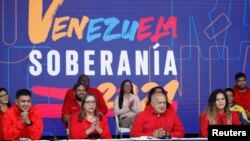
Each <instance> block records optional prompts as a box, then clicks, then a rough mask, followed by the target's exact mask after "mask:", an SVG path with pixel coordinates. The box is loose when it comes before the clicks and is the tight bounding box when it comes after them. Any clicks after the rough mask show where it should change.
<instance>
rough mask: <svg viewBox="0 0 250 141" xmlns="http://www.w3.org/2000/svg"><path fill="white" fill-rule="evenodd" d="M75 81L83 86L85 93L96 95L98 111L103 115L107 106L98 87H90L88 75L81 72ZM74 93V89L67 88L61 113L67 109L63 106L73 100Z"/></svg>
mask: <svg viewBox="0 0 250 141" xmlns="http://www.w3.org/2000/svg"><path fill="white" fill-rule="evenodd" d="M77 83H79V84H82V85H84V86H85V90H86V93H90V94H93V95H94V96H95V97H96V100H97V106H98V109H97V110H98V112H101V113H102V114H103V115H106V114H107V112H108V107H107V105H106V103H105V101H104V98H103V96H102V93H101V92H100V91H99V90H98V89H96V88H93V87H90V80H89V77H88V76H87V75H85V74H82V75H80V76H79V77H78V80H77ZM74 93H75V92H74V89H69V90H68V91H67V93H66V95H65V98H64V102H63V108H62V113H64V111H65V110H66V109H67V106H65V105H70V104H71V103H72V101H74V100H75V94H74ZM65 108H66V109H65ZM63 121H65V120H63Z"/></svg>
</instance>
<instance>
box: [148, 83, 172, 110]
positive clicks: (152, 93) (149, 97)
mask: <svg viewBox="0 0 250 141" xmlns="http://www.w3.org/2000/svg"><path fill="white" fill-rule="evenodd" d="M157 89H161V91H162V93H163V94H164V95H165V96H166V99H167V100H166V101H167V104H166V107H167V108H168V107H169V105H170V103H169V102H168V98H167V92H166V91H165V90H164V89H163V88H162V87H160V86H156V87H154V88H152V89H150V91H149V93H148V101H147V103H146V106H148V105H150V103H151V101H152V97H153V95H154V94H155V92H156V90H157Z"/></svg>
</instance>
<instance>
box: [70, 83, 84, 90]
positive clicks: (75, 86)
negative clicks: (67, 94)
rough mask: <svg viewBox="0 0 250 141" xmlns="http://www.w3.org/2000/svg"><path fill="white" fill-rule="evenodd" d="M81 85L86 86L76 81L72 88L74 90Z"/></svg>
mask: <svg viewBox="0 0 250 141" xmlns="http://www.w3.org/2000/svg"><path fill="white" fill-rule="evenodd" d="M81 85H82V86H83V87H84V88H86V86H84V85H83V84H81V83H76V84H75V85H74V87H73V89H74V91H76V89H77V88H78V87H79V86H81Z"/></svg>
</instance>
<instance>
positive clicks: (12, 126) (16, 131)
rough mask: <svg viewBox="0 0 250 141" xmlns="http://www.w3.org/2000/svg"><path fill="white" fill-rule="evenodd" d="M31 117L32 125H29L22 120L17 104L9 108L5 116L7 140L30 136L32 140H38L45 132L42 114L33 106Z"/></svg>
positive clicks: (4, 127) (5, 136)
mask: <svg viewBox="0 0 250 141" xmlns="http://www.w3.org/2000/svg"><path fill="white" fill-rule="evenodd" d="M29 119H30V120H31V121H32V123H33V124H32V125H31V126H28V125H26V124H25V123H23V122H22V120H21V112H20V111H19V109H18V107H17V105H13V106H12V107H11V108H9V109H8V110H7V111H6V112H5V113H4V116H3V120H2V122H3V133H4V139H5V140H18V139H19V138H29V139H31V140H38V139H40V138H41V136H42V132H43V127H44V125H43V119H42V115H41V113H40V112H39V111H37V109H35V108H33V107H31V109H30V110H29Z"/></svg>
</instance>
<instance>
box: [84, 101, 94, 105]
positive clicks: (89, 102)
mask: <svg viewBox="0 0 250 141" xmlns="http://www.w3.org/2000/svg"><path fill="white" fill-rule="evenodd" d="M84 103H85V104H88V105H92V104H96V101H94V100H93V101H85V102H84Z"/></svg>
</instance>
